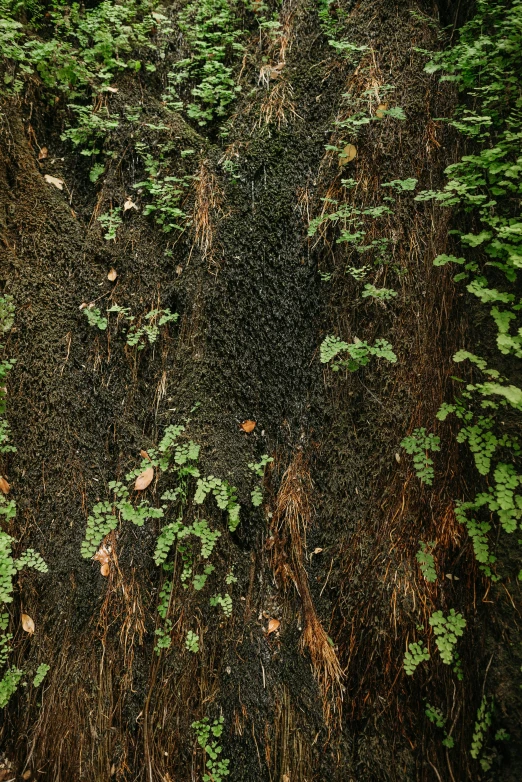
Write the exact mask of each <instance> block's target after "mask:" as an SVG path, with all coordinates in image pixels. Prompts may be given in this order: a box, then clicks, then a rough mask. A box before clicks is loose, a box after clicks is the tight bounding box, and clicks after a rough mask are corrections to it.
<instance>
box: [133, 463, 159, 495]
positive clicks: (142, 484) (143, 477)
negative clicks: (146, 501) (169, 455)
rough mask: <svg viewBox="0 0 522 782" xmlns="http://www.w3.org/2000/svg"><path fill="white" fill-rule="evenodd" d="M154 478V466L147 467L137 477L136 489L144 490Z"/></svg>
mask: <svg viewBox="0 0 522 782" xmlns="http://www.w3.org/2000/svg"><path fill="white" fill-rule="evenodd" d="M153 478H154V467H147V469H146V470H143V472H142V473H141V474H140V475H138V477H137V478H136V483H135V484H134V488H135V489H136V491H143V490H144V489H146V488H147V486H148V485H149V484H150V483H151V481H152V479H153Z"/></svg>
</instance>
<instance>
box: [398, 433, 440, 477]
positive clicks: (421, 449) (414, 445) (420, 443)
mask: <svg viewBox="0 0 522 782" xmlns="http://www.w3.org/2000/svg"><path fill="white" fill-rule="evenodd" d="M401 447H402V448H404V450H405V451H406V453H408V454H410V456H413V466H414V469H415V474H416V475H417V478H419V479H420V480H421V481H422V483H425V484H426V486H431V485H432V484H433V478H434V477H435V473H434V470H433V459H431V458H430V457H429V456H428V453H429V452H430V451H440V437H437V435H435V434H427V433H426V429H425V427H424V426H422V427H420V428H418V429H414V430H413V432H412V433H411V435H409V436H408V437H405V438H404V439H403V440H402V442H401Z"/></svg>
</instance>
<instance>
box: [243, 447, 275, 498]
mask: <svg viewBox="0 0 522 782" xmlns="http://www.w3.org/2000/svg"><path fill="white" fill-rule="evenodd" d="M273 461H274V459H273V458H272V457H271V456H269V455H268V454H267V453H265V454H263V456H262V457H261V459H260V461H259V462H257V463H256V462H250V463H249V465H248V469H249V470H252V472H253V473H254V474H255V475H257V476H258V478H261V481H260V483H259V484H258V485H257V486H256V487H255V488H254V489H253V490H252V492H251V493H250V497H251V499H252V505H253V506H254V508H258V507H259V506H260V505H262V503H263V480H262V479H263V478H264V475H265V469H266V466H267V464H270V463H271V462H273Z"/></svg>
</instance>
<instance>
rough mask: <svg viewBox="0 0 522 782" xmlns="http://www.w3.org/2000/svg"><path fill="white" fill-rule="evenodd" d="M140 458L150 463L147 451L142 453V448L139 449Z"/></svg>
mask: <svg viewBox="0 0 522 782" xmlns="http://www.w3.org/2000/svg"><path fill="white" fill-rule="evenodd" d="M140 456H141V458H142V459H148V460H149V462H150V456H149V454H148V453H147V451H144V450H143V448H142V449H141V451H140Z"/></svg>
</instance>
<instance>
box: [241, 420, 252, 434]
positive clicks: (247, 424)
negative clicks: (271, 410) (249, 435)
mask: <svg viewBox="0 0 522 782" xmlns="http://www.w3.org/2000/svg"><path fill="white" fill-rule="evenodd" d="M239 426H240V427H241V429H242V430H243V431H244V432H253V431H254V429H255V428H256V422H255V421H250V420H247V421H243V423H242V424H239Z"/></svg>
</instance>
